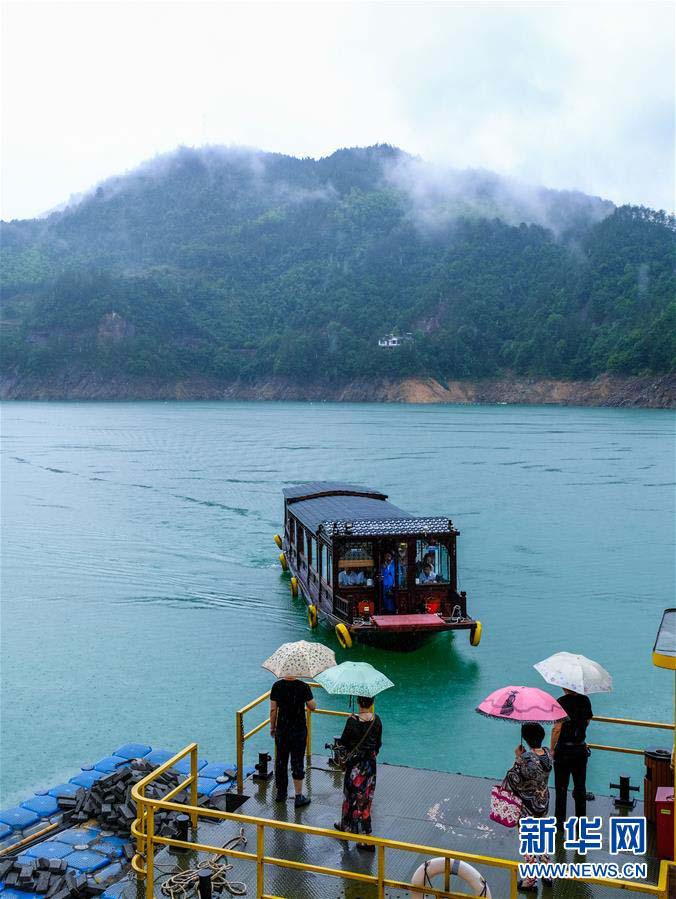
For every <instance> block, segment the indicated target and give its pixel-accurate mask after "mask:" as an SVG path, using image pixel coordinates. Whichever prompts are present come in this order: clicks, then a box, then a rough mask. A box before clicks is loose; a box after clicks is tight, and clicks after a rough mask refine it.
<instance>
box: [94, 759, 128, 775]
mask: <svg viewBox="0 0 676 899" xmlns="http://www.w3.org/2000/svg"><path fill="white" fill-rule="evenodd" d="M128 764H129V759H125V758H122V756H121V755H107V756H106V757H105V758H104V759H99V760H98V762H95V763H94V770H95V771H103V773H104V774H111V773H112V772H113V771H117V770H118V769H120V768H123V767H124V766H125V765H128Z"/></svg>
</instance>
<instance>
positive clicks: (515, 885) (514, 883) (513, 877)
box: [509, 868, 519, 899]
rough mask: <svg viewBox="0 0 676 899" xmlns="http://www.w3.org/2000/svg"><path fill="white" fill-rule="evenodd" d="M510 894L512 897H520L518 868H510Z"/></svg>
mask: <svg viewBox="0 0 676 899" xmlns="http://www.w3.org/2000/svg"><path fill="white" fill-rule="evenodd" d="M509 896H510V899H519V881H518V877H517V869H516V868H510V875H509Z"/></svg>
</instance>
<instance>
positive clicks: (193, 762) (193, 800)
mask: <svg viewBox="0 0 676 899" xmlns="http://www.w3.org/2000/svg"><path fill="white" fill-rule="evenodd" d="M190 805H191V806H192V807H193V808H194V809H196V808H197V746H193V748H192V749H191V750H190ZM190 817H191V818H192V826H193V827H197V812H196V811H195V812H190Z"/></svg>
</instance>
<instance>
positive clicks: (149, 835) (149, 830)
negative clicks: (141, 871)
mask: <svg viewBox="0 0 676 899" xmlns="http://www.w3.org/2000/svg"><path fill="white" fill-rule="evenodd" d="M154 897H155V809H154V807H153V806H152V805H149V806H148V808H147V814H146V899H154Z"/></svg>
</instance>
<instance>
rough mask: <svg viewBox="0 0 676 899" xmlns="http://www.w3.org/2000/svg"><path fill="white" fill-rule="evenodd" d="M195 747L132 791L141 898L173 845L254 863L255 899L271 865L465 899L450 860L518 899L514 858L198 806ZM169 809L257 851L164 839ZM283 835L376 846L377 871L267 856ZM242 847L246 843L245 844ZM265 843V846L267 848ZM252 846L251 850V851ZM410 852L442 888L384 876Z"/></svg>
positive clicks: (265, 898) (268, 898)
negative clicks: (230, 830) (174, 771)
mask: <svg viewBox="0 0 676 899" xmlns="http://www.w3.org/2000/svg"><path fill="white" fill-rule="evenodd" d="M186 757H189V758H190V774H189V775H188V776H187V777H186V779H185V780H184V781H183V782H182V783H180V784H179V785H178V786H177V787H175V788H174V789H172V790H171V791H170V792H169V793H167V794H166V795H165V796H164V797H163V798H162V799H158V798H155V797H150V796H147V795H146V788H147V787H148V786H149V785H150V784H152V783H153V782H154V781H155V780H157V779H158V778H160V777H161V776H162V775H163V774H164V773H165V772H167V771H169V769H171V768H173V767H174V766H175V765H177V764H178V763H179V762H180V761H182V760H183V759H185V758H186ZM197 759H198V747H197V744H196V743H191V744H190V745H188V746H186V747H185V749H182V750H181V751H180V752H178V753H176V755H175V756H173V758H171V759H168V760H167V761H166V762H165V763H164V764H163V765H160V766H159V767H158V768H156V769H155V770H154V771H152V772H151V773H150V774H149V775H148V776H147V777H145V778H144V779H143V780H141V781H140V782H139V783H138V784H136V785H135V786H134V787H133V789H132V797H133V799H134V801H135V802H136V820H135V821H134V823H133V825H132V836H133V837H134V839H135V840H136V853H135V855H134V858H133V860H132V868H133V870H134V871H135V872H136V874H137V875H138V876H139V877H140V878H145V899H154V896H155V877H156V864H155V855H156V853H157V851H158V848H161V847H173V848H174V849H184V850H192V851H193V852H206V853H209V854H211V855H213V856H221V855H227V856H229V857H231V858H236V859H243V860H247V861H250V862H253V863H254V864H255V866H256V897H257V899H280V897H277V896H273V895H271V894H268V893H266V890H265V876H266V867H268V866H273V867H278V868H287V869H290V870H295V871H306V872H308V873H310V874H319V875H324V876H327V877H336V878H342V879H343V880H348V881H353V882H358V883H362V884H369V885H370V886H371V887H375V889H376V895H377V896H378V897H379V899H384V897H385V895H386V892H385V891H386V889H388V888H392V889H396V890H402V891H406V892H408V893H411V894H413V895H420V894H422V893H423V892H424V895H426V896H439V897H446V899H463V897H464V896H465V895H466V894H465V893H457V892H452V891H451V890H450V875H451V861H452V860H453V859H455V860H459V861H465V862H468V863H469V864H472V865H474V866H486V867H489V868H497V869H500V870H502V871H504V872H506V873H507V875H508V877H509V882H510V893H509V896H510V899H517V896H518V886H517V876H518V862H517V861H514V860H512V859H506V858H498V857H495V856H490V855H478V854H476V853H469V852H460V851H458V850H455V849H450V848H441V847H438V846H424V845H420V844H417V843H406V842H401V841H399V840H390V839H385V838H382V837H374V836H371V835H367V834H359V835H356V834H347V833H344V832H338V831H335V830H327V829H326V828H323V827H313V826H311V825H308V824H296V823H295V822H290V821H277V820H274V819H268V818H259V817H254V816H252V815H243V814H239V813H237V812H226V811H221V810H219V809H213V808H207V807H206V806H199V805H198V803H197V777H198V761H197ZM186 788H187V789H189V791H190V803H189V804H186V803H182V802H175V801H172V800H173V797H174V796H176V794H177V793H178V792H181V791H182V790H185V789H186ZM162 811H168V812H176V813H182V814H188V815H190V818H191V821H192V824H193V830H192V834H191V836H193V837H195V838H197V836H198V832H197V820H198V817H199V818H207V819H211V820H212V821H214V822H218V821H231V822H233V823H234V824H236V825H238V826H239V827H240V828H246V827H247V826H248V827H251V828H252V829H253V830H255V833H256V845H255V849H253V851H251V852H247V851H244V850H243V849H242V850H240V849H232V848H229V847H224V846H214V845H209V844H206V843H200V842H197V840H196V839H195V840H181V839H175V838H172V837H168V836H162V835H160V834H158V833H157V832H156V830H155V814H156V813H157V812H162ZM275 830H276V831H286V832H290V833H298V834H303V835H307V836H314V837H321V838H325V839H329V840H336V839H337V840H346V839H347V840H355V841H356V840H358V841H359V842H360V843H367V844H369V845H372V846H374V847H375V852H376V861H377V864H376V873H372V874H367V873H364V872H363V871H356V870H350V869H349V868H340V869H339V868H331V867H326V866H324V865H316V864H313V863H311V862H307V861H300V860H298V859H296V858H293V859H292V858H280V857H277V856H270V855H267V854H266V848H265V847H266V837H267V836H268V834H269V832H270V831H275ZM245 845H246V844H245ZM268 845H269V844H268ZM252 848H253V847H252ZM392 851H395V852H408V853H411V854H413V855H415V856H417V857H423V858H443V859H446V862H447V863H446V877H445V884H444V888H443V889H436V888H433V887H431V886H425V887H424V888H423V889H421V888H420V887H417V888H416V887H415V886H414V885H413V884H412V883H410V882H408V883H406V882H403V881H399V880H394V879H393V878H391V877H388V876H387V862H388V855H387V853H388V852H392ZM668 875H669V863H668V862H662V863H661V865H660V870H659V876H658V881H657V883H654V884H648V883H641V882H635V881H626V880H611V879H600V878H593V877H590V878H584V881H585V882H587V883H595V884H598V885H600V886H603V887H606V888H610V889H613V888H614V889H622V890H627V891H629V892H634V893H640V894H643V895H648V896H655V897H657V899H668V894H667V889H668V886H667V881H668Z"/></svg>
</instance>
